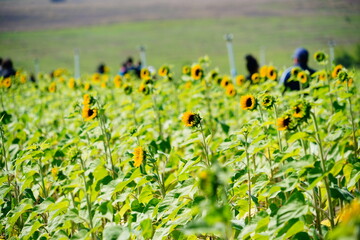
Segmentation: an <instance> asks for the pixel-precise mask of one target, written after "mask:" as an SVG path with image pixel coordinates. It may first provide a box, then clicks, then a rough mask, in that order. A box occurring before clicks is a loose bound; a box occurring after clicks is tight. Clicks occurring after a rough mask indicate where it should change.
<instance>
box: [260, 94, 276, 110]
mask: <svg viewBox="0 0 360 240" xmlns="http://www.w3.org/2000/svg"><path fill="white" fill-rule="evenodd" d="M274 104H275V98H274V97H273V96H271V95H269V94H265V95H263V96H262V98H261V106H262V107H263V108H265V109H271V108H272V107H273V106H274Z"/></svg>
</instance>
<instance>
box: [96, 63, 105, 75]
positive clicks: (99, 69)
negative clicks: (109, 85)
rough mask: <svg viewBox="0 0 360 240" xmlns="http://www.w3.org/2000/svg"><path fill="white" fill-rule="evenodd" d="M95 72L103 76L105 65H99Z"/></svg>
mask: <svg viewBox="0 0 360 240" xmlns="http://www.w3.org/2000/svg"><path fill="white" fill-rule="evenodd" d="M97 72H98V73H100V74H104V73H105V64H103V63H101V64H100V65H99V66H98V69H97Z"/></svg>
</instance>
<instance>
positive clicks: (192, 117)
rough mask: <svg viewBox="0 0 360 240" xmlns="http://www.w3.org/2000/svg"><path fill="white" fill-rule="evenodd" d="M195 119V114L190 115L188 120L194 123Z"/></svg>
mask: <svg viewBox="0 0 360 240" xmlns="http://www.w3.org/2000/svg"><path fill="white" fill-rule="evenodd" d="M194 121H195V115H190V116H189V120H188V122H189V123H192V122H194Z"/></svg>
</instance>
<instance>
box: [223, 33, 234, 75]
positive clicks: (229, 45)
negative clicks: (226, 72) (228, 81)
mask: <svg viewBox="0 0 360 240" xmlns="http://www.w3.org/2000/svg"><path fill="white" fill-rule="evenodd" d="M224 38H225V40H226V47H227V50H228V55H229V63H230V75H231V76H232V77H235V76H236V74H237V72H236V67H235V57H234V50H233V45H232V40H233V35H232V34H229V33H228V34H225V36H224Z"/></svg>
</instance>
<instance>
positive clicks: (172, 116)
mask: <svg viewBox="0 0 360 240" xmlns="http://www.w3.org/2000/svg"><path fill="white" fill-rule="evenodd" d="M317 57H318V60H319V62H320V63H319V65H318V68H319V69H321V70H319V71H318V72H316V73H315V74H314V75H312V76H309V73H308V72H302V71H301V70H299V69H294V70H293V71H292V77H291V81H298V82H299V84H300V87H301V90H300V91H292V92H289V91H287V92H284V93H283V87H282V86H280V85H279V84H278V81H277V80H278V79H279V74H280V73H281V72H279V71H278V70H277V69H276V68H275V67H273V66H265V67H262V68H261V71H260V73H259V74H258V75H256V76H252V80H245V77H244V76H242V75H239V76H237V77H236V78H234V79H233V78H231V77H230V76H226V75H223V74H221V73H220V72H219V70H218V69H211V64H210V61H209V59H208V58H207V57H204V58H201V59H199V61H198V62H196V63H194V64H193V66H184V67H183V68H182V69H180V66H176V68H174V67H172V66H162V67H161V68H159V72H158V74H156V73H154V72H151V71H149V70H148V69H143V70H142V72H141V79H139V78H137V77H136V76H135V75H132V74H126V75H125V76H123V77H120V76H115V74H110V73H105V74H94V75H88V76H85V75H84V76H82V77H81V79H74V78H72V77H71V76H70V74H68V73H67V71H66V70H64V69H58V70H56V71H55V72H54V74H53V76H49V75H46V74H42V75H41V74H40V75H39V76H38V79H37V80H38V81H37V82H31V81H29V79H28V76H27V74H26V72H25V71H23V72H18V73H17V75H16V76H15V77H12V78H8V79H2V80H1V89H0V90H1V108H2V109H1V115H0V119H1V129H0V132H1V150H0V151H1V169H2V170H1V172H0V184H1V185H0V207H1V213H0V222H1V225H0V232H1V235H2V236H3V238H5V239H18V238H20V239H324V238H328V239H342V238H346V237H347V238H346V239H355V238H356V237H359V234H360V227H359V223H360V200H359V195H360V194H359V190H360V184H359V179H360V171H359V170H360V162H359V158H358V157H359V135H360V132H359V120H360V116H359V112H360V100H359V99H360V98H359V95H358V92H357V87H356V81H355V80H356V77H357V76H356V72H354V71H348V70H346V69H344V68H343V67H342V66H330V64H329V63H327V62H326V56H323V57H324V58H321V56H317Z"/></svg>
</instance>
